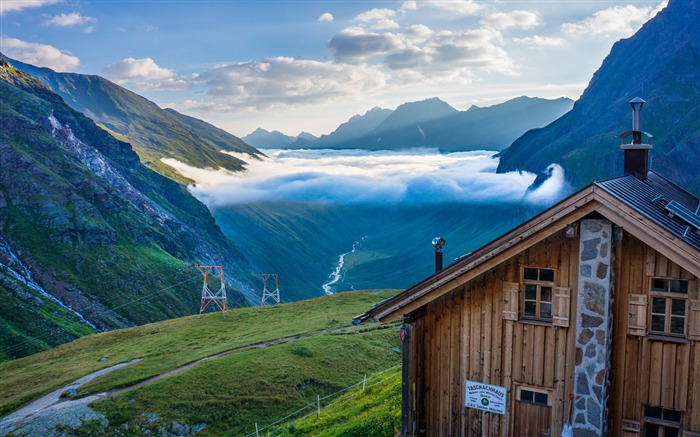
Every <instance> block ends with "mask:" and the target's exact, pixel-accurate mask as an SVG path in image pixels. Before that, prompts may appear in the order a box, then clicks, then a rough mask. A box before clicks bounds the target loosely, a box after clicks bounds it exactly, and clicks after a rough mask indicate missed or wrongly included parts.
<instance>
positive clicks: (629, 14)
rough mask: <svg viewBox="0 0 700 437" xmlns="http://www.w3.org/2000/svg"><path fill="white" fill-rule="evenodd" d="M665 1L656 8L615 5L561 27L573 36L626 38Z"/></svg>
mask: <svg viewBox="0 0 700 437" xmlns="http://www.w3.org/2000/svg"><path fill="white" fill-rule="evenodd" d="M666 3H667V2H663V3H662V4H661V5H659V6H657V7H656V8H654V7H652V6H644V7H640V8H638V7H636V6H633V5H627V6H613V7H610V8H607V9H603V10H600V11H598V12H595V13H594V14H593V15H592V16H590V17H588V18H586V19H585V20H583V21H579V22H576V23H564V24H562V26H561V29H562V31H563V32H564V33H566V34H567V35H571V36H591V35H602V36H607V37H610V36H613V37H618V38H625V37H628V36H631V35H632V34H634V33H635V32H636V31H637V30H639V28H640V27H642V25H643V24H644V23H646V22H647V21H649V20H650V19H651V18H652V17H653V16H654V15H656V13H657V12H658V11H659V10H661V9H662V8H663V7H665V4H666Z"/></svg>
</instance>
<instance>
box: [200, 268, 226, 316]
mask: <svg viewBox="0 0 700 437" xmlns="http://www.w3.org/2000/svg"><path fill="white" fill-rule="evenodd" d="M197 268H198V269H199V271H200V272H202V275H203V276H204V285H202V302H201V303H200V305H199V314H203V313H204V312H206V310H207V308H208V307H209V306H210V305H211V304H212V303H213V304H214V305H215V306H216V307H217V308H218V309H219V310H221V312H222V313H224V314H226V311H227V310H228V302H227V300H226V286H225V284H224V267H223V266H200V265H198V266H197ZM210 274H212V275H213V276H218V277H219V279H220V280H221V287H220V288H219V289H218V290H216V291H212V290H211V289H210V288H209V284H208V283H207V279H208V277H209V275H210Z"/></svg>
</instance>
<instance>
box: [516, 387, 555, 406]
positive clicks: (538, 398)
mask: <svg viewBox="0 0 700 437" xmlns="http://www.w3.org/2000/svg"><path fill="white" fill-rule="evenodd" d="M519 401H520V402H526V403H528V404H537V405H545V406H547V405H549V395H548V394H547V393H542V392H539V391H532V390H526V389H524V388H523V389H521V390H520V399H519Z"/></svg>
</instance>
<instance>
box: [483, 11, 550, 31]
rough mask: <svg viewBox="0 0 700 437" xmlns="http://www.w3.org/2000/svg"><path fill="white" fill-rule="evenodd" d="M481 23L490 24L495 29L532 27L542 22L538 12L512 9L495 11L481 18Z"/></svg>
mask: <svg viewBox="0 0 700 437" xmlns="http://www.w3.org/2000/svg"><path fill="white" fill-rule="evenodd" d="M481 24H484V25H486V26H492V27H495V28H496V29H501V30H504V29H508V28H511V27H516V28H519V29H532V28H533V27H537V26H539V25H540V24H542V19H541V18H540V14H539V13H538V12H531V11H512V12H497V13H494V14H491V15H489V16H487V17H486V18H484V19H482V20H481Z"/></svg>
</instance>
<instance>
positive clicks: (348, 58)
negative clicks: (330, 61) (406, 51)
mask: <svg viewBox="0 0 700 437" xmlns="http://www.w3.org/2000/svg"><path fill="white" fill-rule="evenodd" d="M328 46H329V47H330V49H331V50H332V51H333V55H334V56H335V59H336V60H337V61H339V62H361V61H365V60H367V59H370V58H372V57H375V56H383V55H388V54H390V53H393V52H396V51H398V50H401V49H403V48H405V45H404V43H403V41H402V40H401V38H400V37H399V36H398V35H396V34H393V33H373V32H367V31H365V30H364V29H362V28H359V27H350V28H347V29H344V30H342V31H340V32H338V33H337V34H335V35H334V36H333V38H331V40H330V42H329V43H328Z"/></svg>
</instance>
